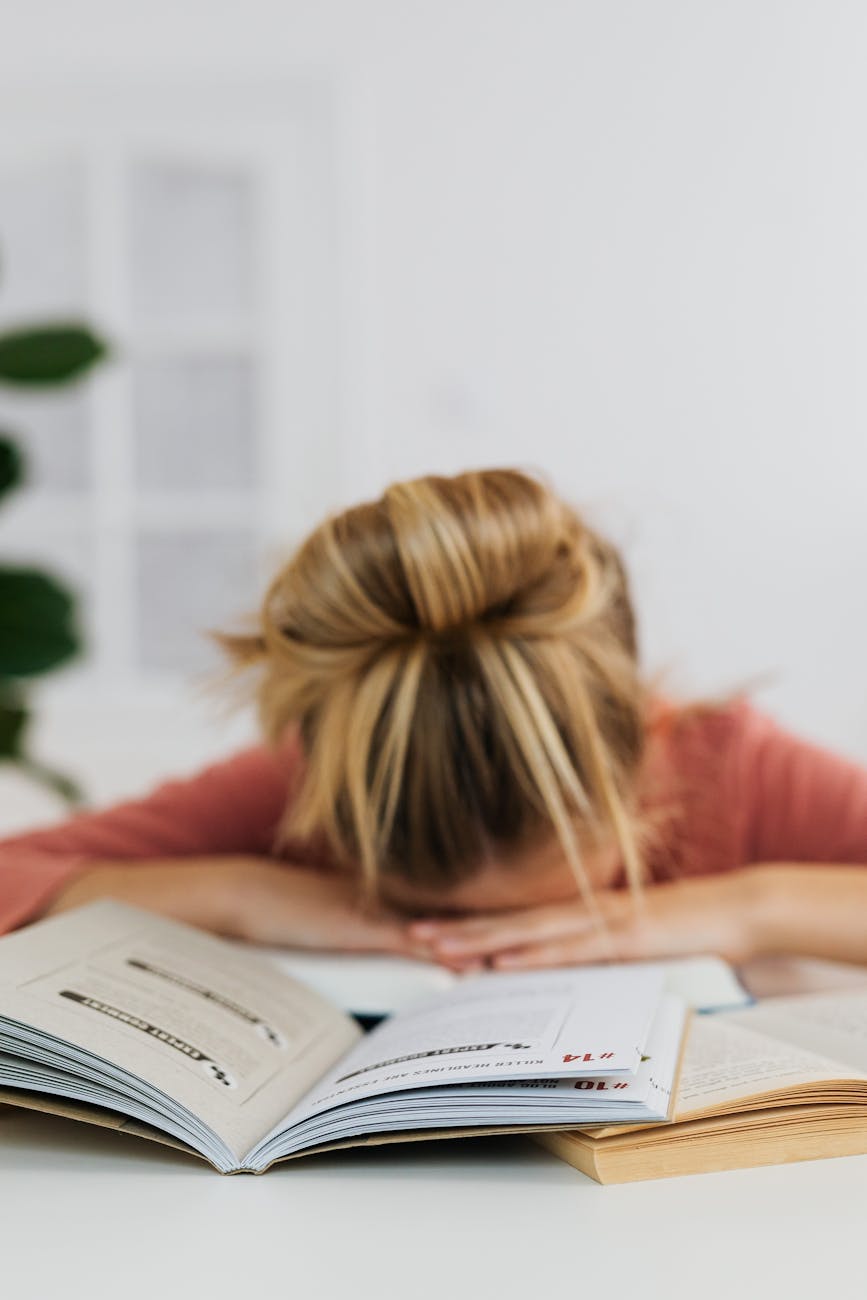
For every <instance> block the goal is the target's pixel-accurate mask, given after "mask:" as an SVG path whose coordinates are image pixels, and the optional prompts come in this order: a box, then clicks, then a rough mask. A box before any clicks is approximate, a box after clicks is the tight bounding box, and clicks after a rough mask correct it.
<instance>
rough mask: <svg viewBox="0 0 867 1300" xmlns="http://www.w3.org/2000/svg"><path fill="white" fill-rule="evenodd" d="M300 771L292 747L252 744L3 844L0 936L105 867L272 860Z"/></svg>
mask: <svg viewBox="0 0 867 1300" xmlns="http://www.w3.org/2000/svg"><path fill="white" fill-rule="evenodd" d="M297 765H298V755H297V752H296V751H295V750H294V749H293V748H292V747H291V746H288V745H287V746H286V747H285V748H283V749H281V750H279V751H278V750H273V751H272V750H270V749H268V748H266V747H265V746H257V747H252V748H250V749H247V750H244V751H242V752H241V753H239V754H236V755H234V756H233V757H231V758H229V759H226V760H224V761H222V762H219V763H214V764H212V765H210V766H209V767H206V768H205V769H204V770H202V771H200V772H197V773H195V774H193V775H192V776H189V777H185V778H180V779H175V780H170V781H166V782H164V783H163V784H162V785H160V786H158V787H157V788H156V789H155V790H153V791H152V792H151V793H149V794H147V795H145V796H144V797H143V798H140V799H133V800H127V801H126V802H123V803H119V804H116V805H115V806H114V807H111V808H107V809H104V810H101V811H98V812H88V813H82V814H79V815H77V816H75V817H71V818H69V819H68V820H67V821H64V822H61V823H60V824H59V825H56V826H51V827H48V828H46V829H43V830H34V831H30V832H28V833H24V834H19V835H15V836H12V837H10V838H8V839H6V840H3V841H0V933H2V932H3V931H5V930H10V929H13V928H14V927H15V926H17V925H21V924H23V923H24V922H26V921H29V920H33V919H35V918H36V917H37V916H39V915H40V914H41V913H42V912H43V911H44V910H45V909H46V908H47V907H48V906H49V904H50V902H51V900H52V899H54V898H55V897H56V896H57V895H58V894H59V893H60V891H61V890H62V889H64V888H66V887H67V886H70V885H71V883H72V882H73V881H74V880H75V879H76V878H78V877H79V876H82V875H83V874H85V873H87V872H89V871H91V870H92V869H94V868H95V867H98V866H99V865H100V864H101V863H106V864H124V865H127V864H128V866H129V869H130V870H135V869H139V867H140V866H143V865H144V864H146V863H150V864H154V863H155V862H157V861H160V862H162V863H163V864H164V865H166V866H167V867H168V866H169V864H170V863H172V862H174V861H175V860H178V859H183V860H184V861H188V860H189V859H192V858H202V857H212V856H239V855H243V856H267V855H268V854H269V853H270V852H271V843H272V839H273V835H274V831H275V828H276V826H277V822H278V820H279V817H280V814H281V812H282V810H283V808H284V806H285V803H286V800H287V798H288V797H289V793H290V789H291V784H292V781H293V780H294V776H295V772H296V770H297Z"/></svg>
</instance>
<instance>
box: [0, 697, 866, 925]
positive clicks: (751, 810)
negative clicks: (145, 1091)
mask: <svg viewBox="0 0 867 1300" xmlns="http://www.w3.org/2000/svg"><path fill="white" fill-rule="evenodd" d="M649 752H650V755H651V759H650V762H649V764H648V781H647V787H646V794H645V806H646V807H647V808H648V811H651V812H653V811H654V810H656V811H657V812H658V813H660V814H661V815H662V814H665V813H666V810H667V815H666V816H664V817H663V818H662V821H661V825H662V828H663V829H662V831H661V833H660V834H659V836H658V843H657V844H656V845H655V847H654V848H652V850H651V861H650V866H651V871H652V874H653V876H654V878H655V879H657V880H663V879H666V878H671V877H672V876H676V875H700V874H707V873H711V872H719V871H726V870H730V869H731V868H733V867H737V866H743V865H746V864H747V863H751V862H835V863H865V864H867V769H865V768H863V767H861V766H859V765H858V764H856V763H853V762H850V761H848V760H846V759H843V758H840V757H838V756H836V755H834V754H832V753H830V752H828V751H827V750H824V749H821V748H820V747H818V746H816V745H813V744H810V743H808V742H806V741H804V740H801V739H799V738H797V737H795V736H792V735H790V734H789V733H788V732H786V731H785V730H783V729H782V728H781V727H779V726H778V725H777V724H776V723H775V722H774V721H773V720H772V719H770V718H769V717H767V716H766V715H765V714H763V713H761V712H759V711H758V710H756V709H755V708H753V706H752V705H751V704H749V703H748V702H746V701H744V700H739V701H736V702H735V703H732V704H728V705H726V706H722V707H720V708H719V709H716V710H713V711H710V712H707V711H706V712H703V713H689V712H687V713H685V714H678V713H676V712H675V711H674V710H672V709H670V708H667V707H666V706H665V705H660V706H659V708H658V711H657V714H656V716H655V719H654V721H653V723H652V725H651V744H650V750H649ZM301 762H302V760H301V755H300V752H299V750H298V746H297V744H296V743H294V742H292V743H288V744H287V745H286V746H285V747H283V748H282V749H280V750H279V751H272V750H270V749H269V748H267V747H265V746H264V745H258V746H253V747H251V748H249V749H245V750H243V751H242V752H241V753H238V754H236V755H234V756H233V757H231V758H229V759H227V760H224V761H223V762H219V763H215V764H213V765H212V766H210V767H207V768H205V769H204V770H203V771H201V772H198V773H196V774H194V775H193V776H190V777H186V778H182V779H178V780H171V781H167V782H165V783H164V784H162V785H160V786H159V787H158V788H157V789H155V790H154V791H153V792H152V793H150V794H148V795H146V796H145V797H144V798H142V799H135V800H130V801H129V802H125V803H121V804H117V805H116V806H114V807H112V808H109V809H107V810H105V811H102V812H88V813H83V814H79V815H78V816H75V817H73V818H71V819H70V820H68V821H66V822H63V823H62V824H60V825H58V826H53V827H49V828H48V829H45V830H35V831H31V832H29V833H25V834H21V835H16V836H14V837H12V838H9V839H6V840H4V841H0V933H2V932H4V931H6V930H10V929H13V928H14V927H16V926H18V925H22V924H23V923H25V922H27V921H29V920H33V919H35V918H36V917H37V916H38V915H39V913H40V910H41V909H42V908H43V907H45V906H46V905H47V903H48V902H49V900H50V899H51V898H52V896H53V895H54V893H55V892H56V891H57V890H59V889H60V888H61V887H62V886H63V884H64V883H65V882H66V881H68V880H69V879H70V878H71V877H72V876H74V875H75V874H76V873H77V872H78V871H80V870H81V869H82V867H83V866H85V865H86V864H88V863H92V862H93V861H95V860H98V859H120V858H123V859H129V861H130V862H131V863H132V862H134V861H135V860H136V859H145V858H149V859H153V858H178V857H186V856H198V855H206V854H235V853H237V854H255V855H268V856H280V857H284V858H288V857H289V856H290V855H291V857H292V860H293V861H295V862H299V861H302V862H303V861H308V862H310V864H311V865H321V864H322V856H321V853H320V854H319V855H317V854H315V853H314V852H313V851H312V848H311V846H305V845H293V846H290V847H289V848H287V849H284V850H283V851H282V852H280V853H278V852H276V851H275V849H274V846H273V840H274V833H275V830H276V827H277V823H278V820H279V818H280V815H281V813H282V811H283V809H284V807H285V805H286V801H287V799H288V798H290V797H291V788H292V785H293V783H294V782H295V781H296V780H297V777H298V774H299V771H300V767H301Z"/></svg>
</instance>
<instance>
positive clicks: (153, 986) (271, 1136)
mask: <svg viewBox="0 0 867 1300" xmlns="http://www.w3.org/2000/svg"><path fill="white" fill-rule="evenodd" d="M686 1021H687V1009H686V1005H685V1003H684V1001H683V999H682V998H680V997H678V996H677V995H675V994H672V993H669V992H667V991H666V988H665V979H664V975H663V973H662V971H660V970H658V969H656V970H654V969H642V968H640V967H631V968H630V967H616V966H615V967H611V966H609V967H585V968H574V969H567V968H562V969H557V970H549V971H533V972H515V973H508V974H507V973H492V974H485V975H479V976H477V977H474V978H473V979H471V980H465V981H462V982H461V983H460V984H459V985H458V986H457V987H455V988H452V989H449V990H447V991H445V992H443V993H439V994H436V995H434V996H433V997H431V998H428V999H426V1000H423V1001H422V1002H420V1003H419V1004H417V1005H414V1006H413V1007H412V1008H410V1009H408V1010H406V1011H404V1012H401V1013H399V1014H397V1015H395V1016H393V1017H391V1018H390V1019H388V1020H386V1021H384V1022H383V1023H382V1024H381V1025H379V1026H377V1028H375V1029H373V1030H372V1031H371V1032H370V1033H368V1034H364V1033H362V1031H361V1029H360V1028H359V1026H358V1024H357V1023H356V1021H355V1020H353V1019H352V1017H350V1016H348V1015H347V1014H346V1013H345V1012H344V1011H342V1010H341V1009H340V1008H339V1007H337V1006H335V1005H334V1004H333V1003H331V1002H329V1001H328V1000H327V999H325V998H323V997H321V996H320V995H319V994H318V993H316V992H315V991H314V990H312V989H310V988H308V987H306V986H305V985H304V984H302V983H301V982H299V981H298V980H296V979H294V978H292V977H291V976H288V975H286V974H285V973H283V972H281V971H279V970H277V969H275V967H274V966H273V965H272V964H271V963H270V962H269V961H267V960H266V959H264V958H262V957H260V956H257V955H256V954H255V953H253V952H249V951H241V950H239V949H238V947H237V946H236V945H235V944H232V943H229V942H227V941H226V940H223V939H219V938H217V937H215V936H214V935H209V934H204V933H202V932H200V931H198V930H195V929H193V928H191V927H189V926H185V925H181V924H179V923H177V922H173V921H169V920H166V919H165V918H162V917H157V916H153V915H151V914H150V913H149V912H145V911H140V910H139V909H137V908H132V907H127V906H125V905H123V904H120V903H113V902H99V903H92V904H89V905H88V906H86V907H82V908H79V909H77V910H75V911H72V912H67V913H64V914H62V915H60V916H56V917H52V918H49V919H47V920H44V921H40V922H38V923H36V924H35V925H32V926H29V927H28V928H27V929H25V930H21V931H19V932H17V933H15V934H12V935H8V936H6V937H5V938H3V939H0V1102H2V1103H7V1104H10V1105H18V1106H25V1107H30V1108H31V1109H36V1110H45V1111H50V1112H54V1113H58V1114H63V1115H69V1116H72V1117H74V1118H76V1119H81V1120H89V1121H90V1122H92V1123H97V1124H103V1125H107V1126H110V1127H114V1128H119V1129H122V1130H124V1131H125V1132H129V1133H133V1134H137V1135H138V1136H141V1137H150V1138H153V1139H156V1140H157V1141H161V1142H166V1143H168V1144H169V1145H172V1146H177V1147H180V1148H181V1149H182V1150H184V1151H188V1152H190V1153H192V1154H197V1155H199V1156H202V1157H204V1158H205V1159H206V1160H208V1161H209V1162H210V1163H211V1164H212V1165H213V1166H214V1168H215V1169H217V1170H218V1171H219V1172H221V1173H227V1174H228V1173H241V1172H246V1173H261V1172H264V1170H266V1169H267V1168H269V1166H271V1165H272V1164H273V1163H274V1162H275V1161H278V1160H285V1159H289V1158H292V1157H297V1156H302V1155H311V1154H313V1153H315V1152H316V1151H321V1150H324V1149H327V1150H333V1149H335V1147H339V1146H351V1145H359V1144H367V1143H371V1142H383V1141H407V1140H416V1139H418V1138H419V1137H423V1136H427V1137H444V1136H466V1135H469V1134H482V1133H494V1132H515V1131H521V1132H524V1131H526V1132H539V1131H540V1130H541V1129H542V1128H573V1127H576V1126H579V1125H581V1126H584V1125H588V1124H606V1125H617V1124H628V1125H630V1126H632V1125H635V1124H637V1123H643V1122H652V1121H659V1120H662V1119H665V1118H666V1117H667V1115H668V1113H669V1108H670V1105H671V1096H672V1092H673V1088H674V1082H675V1077H676V1072H677V1067H678V1061H679V1059H680V1054H681V1045H682V1042H683V1038H684V1032H685V1025H686ZM0 1142H2V1126H0Z"/></svg>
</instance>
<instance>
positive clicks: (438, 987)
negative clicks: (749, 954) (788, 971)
mask: <svg viewBox="0 0 867 1300" xmlns="http://www.w3.org/2000/svg"><path fill="white" fill-rule="evenodd" d="M257 951H258V952H260V953H262V954H264V955H266V956H268V957H269V958H270V959H271V960H272V961H273V962H274V964H275V965H276V966H277V967H278V969H279V970H282V971H283V972H285V974H287V975H294V977H295V978H296V979H299V980H301V982H302V983H304V984H307V985H309V987H310V988H312V989H315V990H316V992H317V993H321V994H322V996H323V997H325V998H327V999H328V1000H329V1002H335V1003H336V1004H337V1006H339V1007H341V1008H342V1009H343V1010H344V1011H349V1012H350V1013H351V1014H352V1015H355V1016H357V1017H358V1018H359V1019H360V1020H361V1021H362V1022H363V1023H364V1024H365V1025H368V1026H369V1025H371V1024H375V1023H376V1021H378V1020H381V1019H382V1018H383V1017H384V1016H391V1015H394V1014H395V1013H396V1012H398V1011H405V1010H408V1009H409V1008H410V1007H412V1006H414V1005H415V1004H416V1003H418V1002H420V1001H421V1000H422V999H423V998H428V997H431V996H432V995H433V994H435V993H446V992H448V990H449V989H453V988H455V987H456V986H457V985H458V984H459V983H460V982H462V981H463V980H465V979H467V978H472V976H465V975H456V974H454V973H453V972H452V971H449V970H446V968H445V967H444V966H438V965H436V964H435V963H434V962H428V961H419V960H416V959H415V958H409V957H393V956H386V955H379V954H371V953H358V954H343V953H333V952H310V951H307V950H299V949H289V948H259V949H257ZM642 964H643V965H644V967H645V968H646V969H648V970H650V969H654V970H655V969H657V968H659V969H661V970H662V972H663V974H664V975H665V986H666V989H667V990H668V992H669V993H677V994H679V996H680V997H682V998H684V999H685V1001H686V1002H687V1004H688V1005H689V1006H690V1007H692V1008H694V1010H696V1011H722V1010H730V1009H733V1008H735V1007H744V1006H749V1005H750V1003H751V1002H752V1000H753V999H752V998H751V997H750V995H749V993H747V991H746V989H745V988H744V987H743V985H742V984H741V983H740V981H739V980H738V978H737V976H736V975H735V972H734V971H733V970H732V968H731V966H729V965H728V963H727V962H724V961H722V960H721V958H719V957H710V956H706V957H678V958H673V959H671V960H668V961H664V962H653V963H651V962H644V963H642Z"/></svg>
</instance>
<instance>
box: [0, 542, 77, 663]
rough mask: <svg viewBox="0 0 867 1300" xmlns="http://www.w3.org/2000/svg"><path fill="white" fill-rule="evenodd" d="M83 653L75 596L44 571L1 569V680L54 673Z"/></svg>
mask: <svg viewBox="0 0 867 1300" xmlns="http://www.w3.org/2000/svg"><path fill="white" fill-rule="evenodd" d="M80 648H81V639H80V637H79V634H78V630H77V628H76V625H75V598H74V597H73V595H72V594H71V592H69V591H68V590H67V589H66V587H64V586H63V584H62V583H60V582H58V581H57V579H56V578H52V577H51V576H50V575H49V574H47V573H42V572H41V571H40V570H38V569H7V568H0V676H2V677H33V676H36V675H37V674H39V673H45V672H48V671H49V670H50V669H52V668H56V667H57V666H58V665H59V664H62V663H65V662H66V660H68V659H71V658H72V657H73V655H75V654H77V652H78V651H79V649H80Z"/></svg>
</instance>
